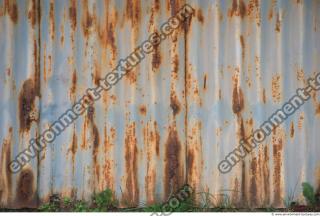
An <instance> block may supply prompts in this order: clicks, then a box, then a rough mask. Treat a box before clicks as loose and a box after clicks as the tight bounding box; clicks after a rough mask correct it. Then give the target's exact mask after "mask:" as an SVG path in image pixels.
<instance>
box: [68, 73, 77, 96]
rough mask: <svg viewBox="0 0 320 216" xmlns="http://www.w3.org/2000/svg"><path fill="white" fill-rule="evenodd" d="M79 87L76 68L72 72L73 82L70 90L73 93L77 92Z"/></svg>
mask: <svg viewBox="0 0 320 216" xmlns="http://www.w3.org/2000/svg"><path fill="white" fill-rule="evenodd" d="M76 89H77V71H76V70H75V69H74V71H73V73H72V84H71V89H70V92H71V94H73V95H74V94H75V93H76Z"/></svg>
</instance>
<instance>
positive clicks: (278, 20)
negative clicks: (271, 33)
mask: <svg viewBox="0 0 320 216" xmlns="http://www.w3.org/2000/svg"><path fill="white" fill-rule="evenodd" d="M275 30H276V32H280V30H281V21H280V15H279V13H277V19H276V26H275Z"/></svg>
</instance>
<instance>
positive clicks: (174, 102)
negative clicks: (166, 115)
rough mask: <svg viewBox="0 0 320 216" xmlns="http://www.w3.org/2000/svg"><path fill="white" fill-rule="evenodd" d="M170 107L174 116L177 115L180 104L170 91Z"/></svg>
mask: <svg viewBox="0 0 320 216" xmlns="http://www.w3.org/2000/svg"><path fill="white" fill-rule="evenodd" d="M170 107H171V109H172V112H173V115H174V116H175V115H177V114H178V113H179V112H180V109H181V108H180V107H181V104H180V102H179V101H178V98H177V96H176V95H175V94H174V93H171V95H170Z"/></svg>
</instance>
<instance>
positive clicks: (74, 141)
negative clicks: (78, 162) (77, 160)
mask: <svg viewBox="0 0 320 216" xmlns="http://www.w3.org/2000/svg"><path fill="white" fill-rule="evenodd" d="M77 149H78V145H77V135H76V133H75V131H74V132H73V136H72V143H71V147H70V151H71V153H72V157H74V156H75V154H76V152H77Z"/></svg>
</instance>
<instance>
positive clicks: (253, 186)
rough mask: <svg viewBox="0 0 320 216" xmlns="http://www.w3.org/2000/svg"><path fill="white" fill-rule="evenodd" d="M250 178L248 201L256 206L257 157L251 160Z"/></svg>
mask: <svg viewBox="0 0 320 216" xmlns="http://www.w3.org/2000/svg"><path fill="white" fill-rule="evenodd" d="M250 168H251V173H252V176H251V179H250V201H251V204H252V205H253V206H257V204H258V197H257V194H258V183H257V175H258V167H257V158H253V159H252V162H251V167H250Z"/></svg>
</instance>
